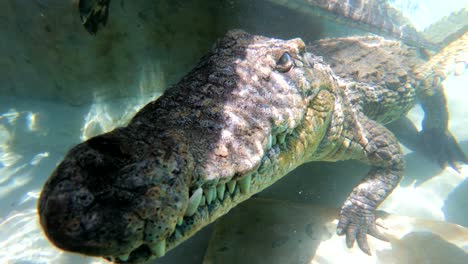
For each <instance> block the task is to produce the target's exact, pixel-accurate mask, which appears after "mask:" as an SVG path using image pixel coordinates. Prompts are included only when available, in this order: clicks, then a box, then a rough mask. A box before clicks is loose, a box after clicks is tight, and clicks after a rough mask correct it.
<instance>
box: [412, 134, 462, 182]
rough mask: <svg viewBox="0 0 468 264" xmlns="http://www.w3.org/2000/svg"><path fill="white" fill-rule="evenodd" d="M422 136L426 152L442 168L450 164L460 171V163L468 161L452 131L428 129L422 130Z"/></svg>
mask: <svg viewBox="0 0 468 264" xmlns="http://www.w3.org/2000/svg"><path fill="white" fill-rule="evenodd" d="M421 138H422V144H423V151H424V153H426V155H428V156H429V158H430V159H431V160H433V161H435V162H436V163H437V164H439V166H440V167H441V168H443V169H444V168H445V167H447V165H449V166H450V167H452V168H453V169H454V170H456V171H457V172H458V173H460V165H463V164H467V163H468V160H467V158H466V156H465V153H464V152H463V150H462V149H461V147H460V145H459V144H458V142H457V140H456V139H455V137H454V136H453V135H452V134H451V133H450V131H448V130H445V131H440V130H438V129H426V130H423V131H422V132H421Z"/></svg>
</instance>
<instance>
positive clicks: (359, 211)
mask: <svg viewBox="0 0 468 264" xmlns="http://www.w3.org/2000/svg"><path fill="white" fill-rule="evenodd" d="M375 219H376V217H375V213H374V211H373V210H372V211H371V210H369V209H365V208H362V207H359V206H357V205H355V204H352V203H347V204H345V205H344V206H343V208H342V209H341V212H340V217H339V222H338V226H337V229H336V233H337V234H338V235H339V236H342V235H346V246H347V247H348V248H352V247H353V245H354V242H355V241H357V244H358V246H359V248H360V249H361V250H362V251H363V252H364V253H366V254H367V255H369V256H370V255H372V254H371V251H370V248H369V243H368V242H367V234H369V235H371V236H373V237H375V238H377V239H380V240H383V241H387V242H388V241H389V240H388V238H386V237H385V235H384V234H382V233H381V232H380V231H379V230H378V229H377V226H376V222H375Z"/></svg>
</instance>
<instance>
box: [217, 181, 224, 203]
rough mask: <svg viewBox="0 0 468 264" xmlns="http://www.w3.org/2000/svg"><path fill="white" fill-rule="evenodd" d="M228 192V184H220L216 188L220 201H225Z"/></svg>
mask: <svg viewBox="0 0 468 264" xmlns="http://www.w3.org/2000/svg"><path fill="white" fill-rule="evenodd" d="M225 191H226V184H219V185H218V186H217V187H216V192H217V194H218V199H219V200H220V201H222V200H223V199H224V192H225Z"/></svg>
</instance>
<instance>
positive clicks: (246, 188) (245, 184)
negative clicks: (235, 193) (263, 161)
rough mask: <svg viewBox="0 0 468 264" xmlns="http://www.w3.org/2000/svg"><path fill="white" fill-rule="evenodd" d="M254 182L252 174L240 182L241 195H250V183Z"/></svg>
mask: <svg viewBox="0 0 468 264" xmlns="http://www.w3.org/2000/svg"><path fill="white" fill-rule="evenodd" d="M251 181H252V174H249V175H247V176H245V177H244V178H242V179H240V180H239V187H240V191H241V193H249V192H250V183H251Z"/></svg>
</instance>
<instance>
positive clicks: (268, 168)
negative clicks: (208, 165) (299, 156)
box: [106, 135, 300, 263]
mask: <svg viewBox="0 0 468 264" xmlns="http://www.w3.org/2000/svg"><path fill="white" fill-rule="evenodd" d="M280 136H281V135H280ZM286 142H287V140H284V137H283V138H282V139H281V140H273V142H272V144H270V143H269V144H267V147H268V148H267V150H266V151H265V155H264V157H263V158H262V162H261V164H260V166H259V167H258V168H257V169H256V170H255V171H254V172H252V173H249V174H247V175H243V176H242V177H237V178H235V179H231V180H230V181H229V182H227V183H222V184H221V183H220V184H217V185H216V187H215V186H213V183H211V184H205V185H204V186H202V187H198V188H196V189H195V190H191V191H190V194H191V195H190V199H189V205H188V207H187V210H186V211H185V215H184V216H183V217H179V219H178V221H177V224H175V228H174V230H173V231H172V232H171V234H170V235H169V236H168V237H167V238H166V239H165V240H160V241H158V242H156V243H152V244H148V243H143V244H142V245H140V247H138V248H136V249H135V250H133V251H132V252H131V253H129V254H126V255H121V256H112V257H106V259H108V260H111V261H114V262H115V263H144V262H147V261H150V260H152V259H155V258H159V257H162V256H164V255H165V253H166V252H167V251H168V250H171V249H172V248H175V247H176V246H177V245H179V244H180V243H182V242H184V241H185V240H187V239H188V238H190V237H191V236H192V235H194V234H195V233H196V232H197V231H199V230H200V229H202V228H203V227H205V226H207V225H208V224H210V223H211V222H214V221H215V220H217V219H218V218H220V217H221V216H223V215H224V214H226V213H227V212H229V210H231V209H232V208H233V207H235V206H236V205H237V204H239V203H241V202H243V201H245V200H247V199H248V198H250V197H251V196H252V195H254V194H256V193H258V192H260V191H262V190H263V189H265V188H266V187H269V186H270V185H272V184H273V183H274V182H276V181H277V180H278V179H280V178H281V177H282V176H284V175H286V174H287V173H288V172H289V171H291V170H293V169H294V168H295V167H297V166H298V165H300V163H297V162H292V160H291V155H289V154H290V153H289V152H290V151H288V147H287V143H286ZM273 143H274V144H273Z"/></svg>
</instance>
